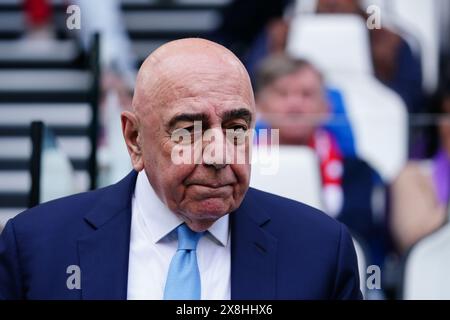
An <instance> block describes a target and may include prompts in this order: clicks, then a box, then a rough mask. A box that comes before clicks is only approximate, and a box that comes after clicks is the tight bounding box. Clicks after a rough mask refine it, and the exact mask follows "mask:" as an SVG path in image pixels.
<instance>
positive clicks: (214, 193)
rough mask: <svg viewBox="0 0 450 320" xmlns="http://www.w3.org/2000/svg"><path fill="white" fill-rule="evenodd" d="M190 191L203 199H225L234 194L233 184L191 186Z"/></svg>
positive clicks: (189, 186)
mask: <svg viewBox="0 0 450 320" xmlns="http://www.w3.org/2000/svg"><path fill="white" fill-rule="evenodd" d="M187 188H188V189H190V190H191V191H193V192H195V193H196V194H199V195H201V198H203V197H205V198H223V197H229V196H230V193H232V192H233V186H232V185H231V184H197V183H196V184H190V185H188V186H187Z"/></svg>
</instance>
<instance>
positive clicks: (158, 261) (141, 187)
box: [127, 170, 231, 300]
mask: <svg viewBox="0 0 450 320" xmlns="http://www.w3.org/2000/svg"><path fill="white" fill-rule="evenodd" d="M181 223H183V221H182V220H181V219H180V218H179V217H178V216H176V215H175V214H174V213H172V212H171V211H170V210H169V209H168V208H167V207H166V206H165V205H164V204H163V202H162V201H161V200H160V199H159V198H158V196H157V195H156V193H155V191H154V190H153V188H152V186H151V185H150V183H149V181H148V179H147V175H146V174H145V171H144V170H142V171H141V172H139V174H138V177H137V180H136V187H135V190H134V195H133V199H132V218H131V236H130V254H129V262H128V295H127V298H128V299H129V300H132V299H162V298H163V294H164V287H165V284H166V277H167V272H168V270H169V265H170V262H171V260H172V257H173V256H174V255H175V253H176V250H177V247H178V241H177V234H176V232H174V231H175V230H174V229H175V228H176V227H177V226H179V225H180V224H181ZM197 261H198V267H199V271H200V278H201V290H202V291H201V298H202V299H203V300H215V299H222V300H229V299H230V267H231V266H230V262H231V257H230V231H229V217H228V214H227V215H225V216H224V217H222V218H220V219H219V220H217V221H216V222H215V223H214V224H213V225H212V226H211V227H210V228H209V229H208V231H207V232H206V234H205V235H204V236H203V237H202V238H201V239H200V241H199V243H198V246H197Z"/></svg>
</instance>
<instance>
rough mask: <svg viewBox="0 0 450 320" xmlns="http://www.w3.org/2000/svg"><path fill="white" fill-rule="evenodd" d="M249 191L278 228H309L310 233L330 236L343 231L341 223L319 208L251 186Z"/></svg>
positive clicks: (298, 229)
mask: <svg viewBox="0 0 450 320" xmlns="http://www.w3.org/2000/svg"><path fill="white" fill-rule="evenodd" d="M248 193H249V194H248V196H250V197H251V198H252V200H253V203H256V204H257V206H258V207H259V208H260V209H261V210H264V212H265V213H266V214H267V215H269V217H270V220H271V224H273V225H274V226H275V227H277V229H278V228H279V229H281V230H285V231H288V230H292V231H293V232H298V231H300V230H308V234H322V235H323V234H325V235H330V236H331V235H336V236H338V235H339V233H340V232H341V223H340V222H338V221H337V220H335V219H333V218H331V217H330V216H328V215H327V214H326V213H324V212H323V211H321V210H319V209H316V208H314V207H311V206H309V205H307V204H304V203H301V202H298V201H295V200H292V199H288V198H284V197H281V196H278V195H275V194H272V193H268V192H264V191H261V190H258V189H254V188H249V190H248Z"/></svg>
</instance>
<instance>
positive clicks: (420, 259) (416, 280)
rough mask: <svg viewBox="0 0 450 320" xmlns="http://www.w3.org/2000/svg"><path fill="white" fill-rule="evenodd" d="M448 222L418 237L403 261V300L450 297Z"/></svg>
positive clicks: (446, 298) (449, 228)
mask: <svg viewBox="0 0 450 320" xmlns="http://www.w3.org/2000/svg"><path fill="white" fill-rule="evenodd" d="M449 270H450V224H446V225H445V226H444V227H442V228H441V229H439V230H438V231H436V232H434V233H433V234H431V235H429V236H428V237H426V238H424V239H422V240H421V241H419V242H418V243H417V244H416V245H414V247H413V248H412V249H411V251H410V253H409V255H408V258H407V260H406V264H405V271H404V279H403V280H404V286H403V298H404V299H405V300H413V299H414V300H416V299H420V300H424V299H433V300H442V299H445V300H449V299H450V277H449V275H448V272H449Z"/></svg>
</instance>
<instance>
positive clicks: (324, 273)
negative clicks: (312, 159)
mask: <svg viewBox="0 0 450 320" xmlns="http://www.w3.org/2000/svg"><path fill="white" fill-rule="evenodd" d="M136 176H137V174H136V172H134V171H133V172H132V173H130V174H129V175H128V176H127V177H125V178H124V179H123V180H122V181H120V182H119V183H117V184H115V185H112V186H109V187H107V188H104V189H99V190H96V191H92V192H87V193H82V194H78V195H74V196H70V197H66V198H62V199H59V200H55V201H51V202H48V203H45V204H42V205H40V206H37V207H35V208H32V209H30V210H27V211H25V212H23V213H21V214H19V215H18V216H16V217H15V218H13V219H11V220H10V221H9V222H8V223H7V225H6V226H5V229H4V230H3V233H2V235H1V238H0V298H2V299H126V297H127V279H128V253H129V243H130V225H131V197H132V194H133V191H134V187H135V182H136ZM230 217H231V219H230V221H231V298H232V299H357V298H361V293H360V291H359V278H358V271H357V262H356V255H355V251H354V248H353V243H352V240H351V237H350V235H349V233H348V231H347V230H346V228H345V227H344V226H343V225H342V224H341V223H339V222H337V221H335V220H333V219H331V218H329V217H328V216H326V215H325V214H323V213H321V212H319V211H318V210H315V209H313V208H311V207H308V206H306V205H303V204H301V203H298V202H295V201H291V200H288V199H285V198H281V197H278V196H275V195H272V194H268V193H265V192H262V191H259V190H255V189H252V188H250V189H249V190H248V191H247V193H246V196H245V198H244V200H243V202H242V204H241V206H240V207H239V209H237V210H236V211H235V212H232V213H231V216H230ZM71 265H76V266H79V268H80V271H81V288H80V289H77V288H74V289H69V288H68V286H67V284H66V282H67V279H68V277H69V276H70V275H71V273H69V274H68V273H67V268H68V266H71Z"/></svg>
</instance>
